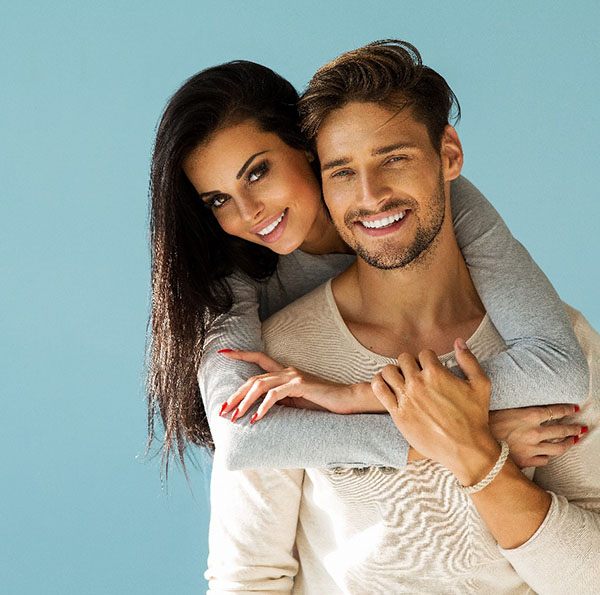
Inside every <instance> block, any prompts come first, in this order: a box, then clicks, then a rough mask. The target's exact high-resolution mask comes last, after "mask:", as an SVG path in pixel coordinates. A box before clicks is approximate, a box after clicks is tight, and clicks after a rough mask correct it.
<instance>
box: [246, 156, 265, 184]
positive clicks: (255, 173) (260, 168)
mask: <svg viewBox="0 0 600 595" xmlns="http://www.w3.org/2000/svg"><path fill="white" fill-rule="evenodd" d="M268 169H269V164H268V163H267V162H266V161H263V162H262V163H259V164H258V165H257V166H256V167H255V168H254V169H252V170H250V171H249V172H248V175H247V176H246V179H247V180H248V182H249V183H250V184H253V183H254V182H257V181H258V180H260V179H261V178H262V177H263V176H264V175H265V174H266V173H267V171H268Z"/></svg>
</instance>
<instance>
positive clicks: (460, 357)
mask: <svg viewBox="0 0 600 595" xmlns="http://www.w3.org/2000/svg"><path fill="white" fill-rule="evenodd" d="M454 355H455V357H456V363H457V364H458V365H459V366H460V369H461V370H462V371H463V372H464V375H465V377H466V378H467V380H468V381H469V382H471V383H482V382H485V383H488V384H489V378H488V377H487V376H486V374H485V372H484V371H483V368H482V367H481V366H480V365H479V362H478V361H477V358H476V357H475V356H474V355H473V353H472V352H471V350H470V349H469V348H468V347H467V344H466V343H465V341H464V340H463V339H456V341H454Z"/></svg>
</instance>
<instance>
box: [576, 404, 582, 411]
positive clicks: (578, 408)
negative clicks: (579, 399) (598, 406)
mask: <svg viewBox="0 0 600 595" xmlns="http://www.w3.org/2000/svg"><path fill="white" fill-rule="evenodd" d="M580 409H581V407H580V406H579V405H575V413H578V412H579V410H580Z"/></svg>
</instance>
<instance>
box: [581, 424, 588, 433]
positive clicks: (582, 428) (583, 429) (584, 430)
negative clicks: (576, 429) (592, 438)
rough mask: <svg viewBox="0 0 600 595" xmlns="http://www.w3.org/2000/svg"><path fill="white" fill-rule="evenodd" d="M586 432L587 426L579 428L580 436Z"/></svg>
mask: <svg viewBox="0 0 600 595" xmlns="http://www.w3.org/2000/svg"><path fill="white" fill-rule="evenodd" d="M587 432H588V427H587V426H581V432H580V433H581V434H587Z"/></svg>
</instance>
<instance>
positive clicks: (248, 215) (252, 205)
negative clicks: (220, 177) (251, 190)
mask: <svg viewBox="0 0 600 595" xmlns="http://www.w3.org/2000/svg"><path fill="white" fill-rule="evenodd" d="M264 209H265V205H264V203H263V202H262V200H260V199H259V198H257V197H253V196H244V197H242V198H241V199H240V200H239V201H238V211H239V213H240V217H241V218H242V219H243V220H244V221H247V222H248V223H253V222H255V221H256V220H257V219H258V217H259V216H260V214H261V213H262V212H263V211H264Z"/></svg>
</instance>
